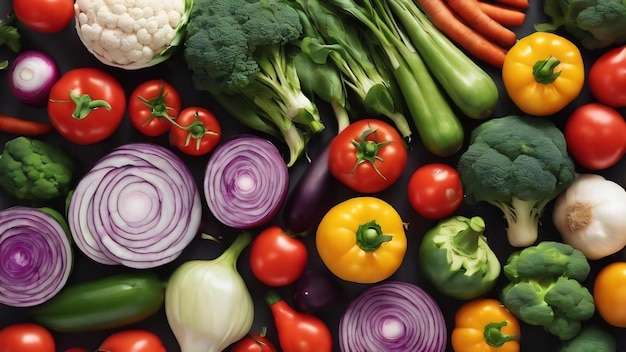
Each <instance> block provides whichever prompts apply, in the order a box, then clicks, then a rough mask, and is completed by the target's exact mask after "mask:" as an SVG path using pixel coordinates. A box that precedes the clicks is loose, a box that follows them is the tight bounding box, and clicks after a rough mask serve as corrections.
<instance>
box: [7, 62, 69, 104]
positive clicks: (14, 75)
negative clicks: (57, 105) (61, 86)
mask: <svg viewBox="0 0 626 352" xmlns="http://www.w3.org/2000/svg"><path fill="white" fill-rule="evenodd" d="M58 79H59V69H58V68H57V65H56V63H55V62H54V59H53V58H52V57H51V56H50V55H48V54H46V53H44V52H42V51H38V50H27V51H24V52H22V53H21V54H19V55H18V56H17V57H16V58H15V59H14V60H13V61H12V62H11V66H9V89H10V90H11V92H12V93H13V95H14V96H15V97H16V98H17V99H18V100H19V101H21V102H23V103H25V104H29V105H33V106H45V105H46V104H47V103H48V95H49V94H50V90H51V89H52V86H53V85H54V83H56V81H57V80H58Z"/></svg>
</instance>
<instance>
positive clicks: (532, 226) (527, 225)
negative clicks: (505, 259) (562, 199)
mask: <svg viewBox="0 0 626 352" xmlns="http://www.w3.org/2000/svg"><path fill="white" fill-rule="evenodd" d="M548 198H549V199H539V200H535V199H531V200H522V199H519V198H518V197H515V196H512V197H511V199H510V201H509V202H504V201H500V200H491V201H488V203H490V204H492V205H495V206H496V207H498V208H500V210H501V211H502V214H503V215H504V219H505V220H506V223H507V229H506V231H507V238H508V240H509V243H511V244H512V245H514V246H516V247H522V246H526V245H529V244H532V243H533V242H535V240H536V239H537V238H538V237H539V220H540V219H541V215H542V213H543V210H544V209H545V207H546V206H547V205H548V203H549V202H550V201H551V200H552V199H553V197H548Z"/></svg>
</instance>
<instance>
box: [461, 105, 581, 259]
mask: <svg viewBox="0 0 626 352" xmlns="http://www.w3.org/2000/svg"><path fill="white" fill-rule="evenodd" d="M457 170H458V172H459V175H460V177H461V182H462V184H463V187H464V189H465V192H466V196H467V197H466V198H465V199H466V201H467V202H468V203H470V204H473V203H476V202H480V201H485V202H488V203H490V204H493V205H495V206H497V207H498V208H500V209H501V210H502V212H503V214H504V217H505V219H506V221H507V225H508V228H507V236H508V240H509V243H510V244H511V245H513V246H516V247H526V246H529V245H531V244H533V243H534V242H535V241H536V240H537V237H538V226H539V219H540V217H541V215H542V214H543V210H544V209H545V207H546V205H547V204H548V203H549V202H550V201H552V200H553V199H554V198H556V197H557V196H558V195H559V194H560V193H561V192H563V191H564V190H565V189H566V188H567V187H568V186H569V185H570V184H571V183H572V182H573V181H574V178H575V175H576V172H575V169H574V162H573V161H572V159H571V158H570V157H569V155H568V153H567V147H566V143H565V137H564V136H563V133H562V132H561V131H560V130H559V129H558V128H557V127H556V126H555V125H554V124H553V123H552V122H550V121H549V120H545V119H537V118H535V117H528V116H515V115H509V116H505V117H500V118H493V119H491V120H488V121H486V122H483V123H481V124H480V125H479V126H478V127H476V128H475V129H474V130H473V131H472V134H471V137H470V141H469V147H468V149H467V150H466V151H465V152H464V153H463V154H462V155H461V156H460V158H459V161H458V167H457Z"/></svg>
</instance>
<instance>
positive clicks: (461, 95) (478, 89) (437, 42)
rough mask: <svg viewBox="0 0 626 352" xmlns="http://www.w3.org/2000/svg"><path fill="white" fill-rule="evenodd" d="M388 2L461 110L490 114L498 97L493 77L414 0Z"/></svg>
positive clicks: (473, 114)
mask: <svg viewBox="0 0 626 352" xmlns="http://www.w3.org/2000/svg"><path fill="white" fill-rule="evenodd" d="M389 4H390V7H392V8H393V12H394V14H396V16H398V19H399V22H400V23H402V24H403V25H404V26H405V27H406V28H407V30H406V33H407V35H408V36H409V38H411V41H412V43H413V45H415V47H416V49H417V51H418V52H419V53H420V55H421V56H422V58H423V60H424V62H425V63H426V66H428V68H429V69H430V72H431V73H432V75H433V76H434V77H435V78H436V79H437V82H438V83H439V84H440V85H441V87H442V88H443V89H444V91H445V92H446V93H447V94H448V96H449V97H450V99H451V100H452V102H453V103H454V104H455V105H456V106H457V107H458V108H459V109H460V110H461V112H463V113H464V114H465V115H467V116H468V117H471V118H473V119H485V118H487V117H489V116H491V115H492V113H493V112H494V110H495V108H496V105H497V104H498V99H499V95H498V87H497V85H496V82H495V81H494V80H493V78H492V77H491V76H490V75H489V74H488V73H487V72H486V71H485V70H483V69H482V68H481V67H480V66H478V65H477V64H476V63H475V62H474V61H473V60H472V59H471V58H470V57H469V56H467V54H465V52H463V51H462V50H461V49H460V48H459V47H458V46H457V45H456V44H454V43H453V42H452V41H450V39H449V38H448V37H446V36H445V35H444V34H443V33H441V31H440V30H439V29H438V28H436V27H435V26H434V25H433V24H432V22H430V20H429V19H428V17H427V16H426V15H425V14H424V13H423V12H422V11H421V10H420V8H419V7H418V6H416V5H415V3H414V2H413V1H412V0H405V1H391V2H389Z"/></svg>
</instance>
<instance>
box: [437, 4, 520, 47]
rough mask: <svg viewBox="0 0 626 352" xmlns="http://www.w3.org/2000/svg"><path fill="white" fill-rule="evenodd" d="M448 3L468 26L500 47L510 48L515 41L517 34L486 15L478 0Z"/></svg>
mask: <svg viewBox="0 0 626 352" xmlns="http://www.w3.org/2000/svg"><path fill="white" fill-rule="evenodd" d="M448 5H449V6H450V9H451V10H452V11H454V12H456V13H457V15H459V17H461V18H462V19H463V20H464V21H465V23H467V24H468V25H469V26H470V27H472V28H474V29H475V30H476V31H477V32H479V33H480V34H482V35H484V36H485V37H487V38H489V39H491V40H493V41H494V42H496V43H497V44H499V45H501V46H502V47H504V48H510V47H511V46H513V44H515V42H516V41H517V34H515V32H513V31H512V30H510V29H508V28H506V27H504V26H503V25H501V24H500V23H498V22H497V21H495V20H494V19H493V18H491V17H489V16H487V14H486V13H484V12H483V10H481V9H480V7H479V6H478V0H448Z"/></svg>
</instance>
